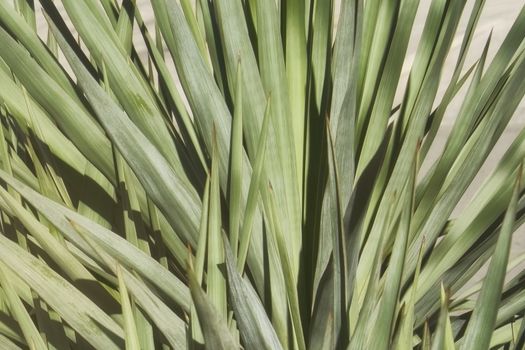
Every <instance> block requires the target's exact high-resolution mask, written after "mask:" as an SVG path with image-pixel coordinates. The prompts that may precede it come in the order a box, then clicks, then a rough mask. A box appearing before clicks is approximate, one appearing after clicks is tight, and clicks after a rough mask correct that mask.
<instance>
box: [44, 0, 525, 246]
mask: <svg viewBox="0 0 525 350" xmlns="http://www.w3.org/2000/svg"><path fill="white" fill-rule="evenodd" d="M336 1H337V0H336ZM137 2H138V4H139V6H140V8H141V13H142V15H143V17H144V20H145V22H146V24H149V25H151V23H153V13H152V10H151V6H150V3H149V0H137ZM430 3H431V0H421V3H420V7H419V9H418V15H417V18H416V22H415V25H414V30H413V33H412V40H411V44H410V46H409V52H408V55H407V59H406V65H405V68H404V70H403V79H406V78H407V76H408V73H409V69H410V65H411V62H412V61H413V58H414V54H415V51H416V48H417V42H418V38H419V37H420V35H421V32H422V30H423V26H424V20H425V17H426V13H427V11H428V8H429V6H430ZM473 3H474V1H473V0H469V1H467V6H466V8H465V15H464V17H463V19H462V21H461V23H460V28H459V30H458V33H457V37H456V39H455V41H454V44H453V47H452V49H451V52H450V55H449V58H448V60H447V62H448V65H447V69H446V70H445V72H444V74H443V82H447V81H448V80H449V79H450V77H451V75H452V71H453V68H454V66H455V61H456V58H457V55H458V53H459V49H460V46H461V39H462V36H463V33H464V30H465V28H466V25H467V19H468V12H470V10H471V8H472V5H473ZM524 5H525V0H487V1H486V5H485V8H484V11H483V13H482V16H481V18H480V22H479V25H478V28H477V31H476V34H475V37H474V40H473V44H472V47H471V49H470V51H469V55H468V58H467V61H466V63H465V67H468V66H470V65H471V64H472V63H474V62H475V61H476V60H477V58H479V56H480V54H481V52H482V49H483V47H484V45H485V42H486V40H487V38H488V36H489V34H490V33H491V32H492V42H491V46H490V50H489V58H488V62H490V60H491V59H492V57H493V55H494V54H495V52H496V51H497V49H498V47H499V46H500V44H501V43H502V41H503V39H504V38H505V35H506V33H507V31H508V30H509V28H510V27H511V26H512V23H513V21H514V19H515V18H516V16H517V15H518V13H519V11H520V9H521V8H522V7H523V6H524ZM38 28H39V32H40V33H41V34H42V35H43V36H45V33H46V25H45V23H44V21H43V20H42V19H40V20H39V22H38ZM136 44H137V47H138V49H139V52H145V46H144V44H143V43H142V42H141V41H137V43H136ZM442 85H444V84H442ZM445 87H446V85H445V86H443V88H442V89H441V90H440V91H441V93H442V92H443V90H444V88H445ZM398 97H399V96H398ZM460 101H461V99H456V100H455V101H453V103H452V105H451V107H450V108H449V110H448V111H447V113H446V116H445V118H444V122H443V128H442V130H441V131H440V133H439V135H438V137H437V140H436V145H435V147H434V148H433V149H432V150H431V152H430V159H431V160H432V159H436V157H437V156H438V155H439V152H440V150H441V148H442V147H443V145H444V143H445V141H446V137H447V134H448V132H449V130H450V127H451V125H452V124H453V123H454V120H455V117H456V114H457V112H458V109H459V107H460V104H459V102H460ZM524 125H525V102H522V103H521V105H520V107H519V108H518V109H517V111H516V113H515V116H514V118H513V120H512V121H511V123H510V125H509V127H508V128H507V130H506V131H505V133H504V134H503V135H502V137H501V140H500V142H499V143H498V144H497V146H496V147H495V149H494V151H493V152H492V154H491V155H490V156H489V158H488V160H487V162H486V164H485V165H484V166H483V168H482V169H481V171H480V173H479V174H478V176H477V178H476V180H475V181H474V182H473V184H472V186H471V187H470V188H469V190H468V191H467V193H466V195H465V197H464V199H463V200H462V201H461V203H460V205H459V206H458V208H457V210H456V213H457V214H459V213H460V212H461V207H462V206H463V205H465V203H468V201H469V199H470V198H471V197H472V195H473V194H474V193H475V192H476V190H477V188H478V187H479V185H480V183H481V181H483V179H485V178H486V177H487V176H488V175H489V174H490V172H491V171H492V169H493V168H494V167H495V166H496V164H497V162H498V160H499V159H500V158H501V156H502V154H503V153H504V152H505V150H506V149H507V147H508V146H509V145H510V143H511V142H512V140H513V139H514V137H515V136H516V135H517V134H518V132H519V131H520V130H521V128H522V127H523V126H524ZM524 252H525V228H521V229H520V230H518V231H517V232H516V233H515V235H514V242H513V248H512V255H513V256H516V255H517V254H520V253H524Z"/></svg>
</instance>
